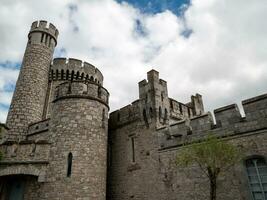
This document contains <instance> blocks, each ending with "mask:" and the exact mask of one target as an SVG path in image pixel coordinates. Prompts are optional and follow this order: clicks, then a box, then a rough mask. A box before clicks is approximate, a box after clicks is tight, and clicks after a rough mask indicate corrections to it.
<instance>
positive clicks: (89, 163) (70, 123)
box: [40, 82, 108, 200]
mask: <svg viewBox="0 0 267 200" xmlns="http://www.w3.org/2000/svg"><path fill="white" fill-rule="evenodd" d="M97 91H98V86H97V85H95V84H86V83H84V82H69V83H68V82H67V83H63V84H61V85H59V87H58V88H57V91H56V96H55V99H54V103H53V106H52V113H51V121H50V131H51V137H52V146H51V153H50V164H49V170H48V175H47V183H46V184H45V185H44V186H43V187H42V188H41V190H40V194H42V198H44V199H96V200H104V199H105V198H106V159H107V115H108V106H107V104H106V103H107V98H108V93H106V96H105V97H104V96H102V95H104V93H102V95H101V96H98V93H97ZM70 153H71V154H72V155H73V159H72V168H71V175H70V176H68V175H67V171H68V156H69V154H70ZM46 191H49V192H46Z"/></svg>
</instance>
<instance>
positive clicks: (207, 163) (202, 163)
mask: <svg viewBox="0 0 267 200" xmlns="http://www.w3.org/2000/svg"><path fill="white" fill-rule="evenodd" d="M241 158H242V153H241V151H240V149H239V148H237V147H236V146H234V145H232V144H230V143H227V142H225V141H224V140H222V139H218V138H217V137H214V136H211V135H209V136H208V137H207V138H205V139H204V141H203V142H200V143H193V144H191V145H188V146H185V147H184V148H183V149H182V150H181V152H179V154H178V155H177V160H176V164H177V166H180V167H186V166H189V165H191V164H193V163H195V164H197V165H198V166H199V167H200V169H201V171H203V173H205V175H206V176H207V177H208V179H209V183H210V200H216V189H217V179H218V176H219V175H220V174H222V173H223V172H226V171H227V170H229V169H230V168H231V167H233V166H234V165H235V164H236V163H237V162H239V161H240V160H241Z"/></svg>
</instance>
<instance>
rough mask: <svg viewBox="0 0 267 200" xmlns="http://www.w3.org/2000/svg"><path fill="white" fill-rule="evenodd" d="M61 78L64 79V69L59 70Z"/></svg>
mask: <svg viewBox="0 0 267 200" xmlns="http://www.w3.org/2000/svg"><path fill="white" fill-rule="evenodd" d="M61 80H64V70H63V69H62V70H61Z"/></svg>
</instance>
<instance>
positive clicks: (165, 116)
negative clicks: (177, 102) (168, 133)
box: [164, 108, 168, 120]
mask: <svg viewBox="0 0 267 200" xmlns="http://www.w3.org/2000/svg"><path fill="white" fill-rule="evenodd" d="M167 118H168V110H167V108H165V110H164V120H166V119H167Z"/></svg>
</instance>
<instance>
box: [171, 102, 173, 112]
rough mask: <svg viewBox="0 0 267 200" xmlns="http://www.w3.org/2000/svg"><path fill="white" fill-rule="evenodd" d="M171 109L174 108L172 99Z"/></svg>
mask: <svg viewBox="0 0 267 200" xmlns="http://www.w3.org/2000/svg"><path fill="white" fill-rule="evenodd" d="M171 110H173V101H171Z"/></svg>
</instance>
